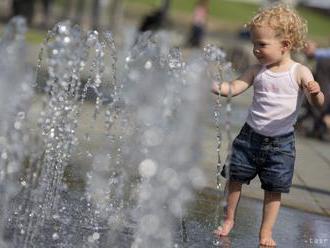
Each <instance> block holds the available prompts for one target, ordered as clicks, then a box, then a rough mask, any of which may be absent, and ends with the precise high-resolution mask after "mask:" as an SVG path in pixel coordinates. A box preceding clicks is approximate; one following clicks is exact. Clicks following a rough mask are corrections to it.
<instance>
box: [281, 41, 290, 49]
mask: <svg viewBox="0 0 330 248" xmlns="http://www.w3.org/2000/svg"><path fill="white" fill-rule="evenodd" d="M291 46H292V44H291V41H289V40H283V41H282V47H283V48H284V51H288V50H290V49H291Z"/></svg>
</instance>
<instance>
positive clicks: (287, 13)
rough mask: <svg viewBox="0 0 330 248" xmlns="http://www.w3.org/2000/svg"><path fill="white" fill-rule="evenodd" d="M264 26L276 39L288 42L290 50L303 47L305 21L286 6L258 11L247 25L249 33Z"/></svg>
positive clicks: (279, 5)
mask: <svg viewBox="0 0 330 248" xmlns="http://www.w3.org/2000/svg"><path fill="white" fill-rule="evenodd" d="M264 26H267V27H270V28H272V29H273V30H274V31H275V33H276V37H279V38H282V39H287V40H289V41H290V43H291V49H292V50H299V49H301V48H303V47H304V46H305V39H306V34H307V21H306V20H305V19H304V18H302V17H300V16H299V15H298V14H297V13H296V11H294V10H293V9H292V8H290V7H288V6H287V5H284V4H277V5H273V6H271V7H268V8H264V9H260V10H259V11H258V13H257V14H256V15H255V16H254V17H253V18H252V20H251V21H250V23H248V24H247V27H248V28H249V30H250V31H251V30H253V29H254V28H255V27H264Z"/></svg>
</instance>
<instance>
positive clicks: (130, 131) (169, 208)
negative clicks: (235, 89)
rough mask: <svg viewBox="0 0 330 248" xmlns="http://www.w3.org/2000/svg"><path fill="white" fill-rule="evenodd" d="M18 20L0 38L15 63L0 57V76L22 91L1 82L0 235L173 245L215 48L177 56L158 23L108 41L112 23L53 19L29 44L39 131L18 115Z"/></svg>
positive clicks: (197, 176)
mask: <svg viewBox="0 0 330 248" xmlns="http://www.w3.org/2000/svg"><path fill="white" fill-rule="evenodd" d="M24 27H25V26H24V24H22V23H21V19H18V21H17V20H16V21H15V20H14V21H13V23H10V24H9V26H8V28H9V29H10V30H9V31H8V33H5V35H4V36H3V39H2V43H1V44H2V45H1V49H2V48H3V49H2V50H1V53H2V54H5V53H7V52H11V51H12V50H13V51H15V52H12V53H11V54H9V55H8V58H10V59H12V60H18V62H17V63H13V64H15V65H17V66H19V65H20V63H23V64H22V66H21V67H20V68H21V69H19V70H17V69H14V68H13V67H12V66H7V67H5V66H6V63H4V62H3V63H1V66H4V71H5V72H6V73H7V74H8V76H7V77H6V78H5V79H4V80H5V81H6V84H4V85H9V83H8V82H11V80H13V82H14V81H15V82H21V83H22V85H23V86H22V87H21V88H22V90H23V91H24V94H23V95H24V96H21V95H20V92H19V91H11V92H12V93H13V95H11V99H13V100H14V101H16V102H17V103H13V104H10V105H9V104H7V106H9V107H8V109H10V110H11V113H13V114H11V116H12V119H10V118H7V116H4V117H5V118H3V120H6V121H5V122H1V127H3V128H2V129H1V136H2V138H1V139H2V141H3V142H2V143H1V145H3V146H2V147H1V149H2V150H1V154H2V160H1V163H2V164H1V173H2V174H1V181H0V184H1V189H2V191H1V192H2V194H4V198H3V199H7V200H5V201H1V207H2V212H1V224H2V225H1V226H2V227H3V229H2V233H6V235H5V243H6V246H8V247H48V246H52V247H53V246H54V247H109V246H110V247H119V246H118V244H121V246H120V247H179V246H180V245H182V244H181V243H182V242H186V241H187V237H186V236H187V233H185V222H184V217H185V209H186V204H187V203H188V202H189V201H191V200H192V199H193V191H194V189H200V188H202V187H203V186H204V185H205V183H206V180H205V178H204V175H203V173H202V171H201V169H200V166H199V163H200V162H201V156H200V154H201V152H200V145H201V128H200V126H201V125H200V123H201V119H202V117H201V116H202V113H203V111H204V109H203V108H204V106H205V103H204V101H205V98H206V97H207V95H208V94H209V92H208V84H207V83H206V82H205V75H206V69H207V68H208V66H209V63H210V62H212V63H213V62H215V63H217V65H220V64H221V66H223V65H224V58H223V56H222V55H221V54H219V51H220V50H216V49H209V50H208V51H206V58H207V59H205V57H203V56H199V57H198V59H194V60H193V61H189V62H185V61H184V59H183V58H182V54H181V51H180V50H179V49H177V48H170V47H169V46H168V45H167V43H166V42H164V40H166V39H162V37H163V36H166V34H162V35H158V36H157V35H153V34H151V33H145V34H143V35H142V36H141V37H140V38H139V39H138V41H137V42H136V43H135V44H134V46H133V47H131V48H129V49H127V50H125V49H124V50H121V51H119V50H118V48H116V45H115V43H114V40H113V37H112V34H111V33H101V34H100V33H98V32H96V31H91V32H87V33H85V32H83V31H82V30H80V28H79V27H78V26H73V25H71V24H70V23H69V22H63V23H59V24H57V25H56V26H55V27H54V29H52V30H51V31H50V32H49V33H48V36H47V37H46V39H45V42H44V48H43V49H44V50H43V51H41V52H40V55H39V61H38V64H37V70H38V71H39V70H41V68H42V67H43V65H44V68H46V69H47V74H48V78H47V80H46V84H45V88H44V95H43V106H42V110H41V112H40V118H39V120H38V127H35V128H34V130H35V129H38V130H39V131H37V132H34V133H31V132H30V130H28V129H27V128H24V127H25V126H26V125H27V121H26V120H25V119H26V115H27V113H28V108H29V107H30V106H31V104H30V103H29V100H30V99H31V98H32V97H33V91H32V86H33V85H34V82H33V81H34V80H33V77H32V73H30V72H27V71H25V69H24V70H23V68H24V66H25V64H24V62H23V60H22V59H19V58H20V56H21V54H22V50H20V49H21V46H22V47H23V46H24V39H23V38H24V32H25V30H24ZM21 29H22V30H21ZM13 37H14V38H13ZM165 38H166V37H165ZM14 46H16V47H15V48H10V47H14ZM11 49H12V50H11ZM45 54H46V56H45ZM2 57H3V56H2ZM44 57H45V58H44ZM227 69H228V68H227ZM227 69H226V70H227ZM221 70H222V72H223V71H225V70H224V69H223V67H222V69H221ZM13 71H15V72H16V74H15V75H14V73H12V72H13ZM7 74H6V75H7ZM4 75H5V74H4ZM2 77H4V76H2ZM15 77H20V78H15ZM14 79H15V80H14ZM84 79H86V81H85V80H84ZM220 79H223V78H217V80H219V81H221V80H220ZM34 86H35V85H34ZM15 89H17V90H18V89H20V87H15ZM2 92H6V91H5V89H4V91H2ZM5 105H6V104H3V105H2V106H5ZM228 105H229V104H228ZM12 106H13V107H12ZM229 112H230V109H228V111H227V113H229ZM88 116H90V117H88ZM7 120H8V121H7ZM218 128H219V132H220V127H218ZM226 129H227V130H229V124H228V123H227V124H226ZM228 132H229V131H228ZM219 134H220V133H219ZM221 139H222V138H221V136H219V135H218V148H220V143H221ZM4 141H6V142H4ZM7 141H10V142H7ZM219 163H221V160H220V157H219ZM218 165H219V164H218ZM8 168H9V169H8ZM22 171H23V172H24V173H22ZM16 172H17V173H16ZM11 173H14V174H15V173H16V174H22V175H23V176H18V177H17V175H16V174H15V177H14V176H13V177H10V175H12V174H11ZM14 174H13V175H14ZM76 174H78V175H79V176H77V177H78V179H76V178H75V176H76ZM75 180H76V181H75ZM79 180H80V181H79ZM16 182H18V183H16ZM74 182H76V183H74ZM77 182H78V183H77ZM218 183H219V182H218ZM218 186H219V188H220V183H219V184H218ZM9 209H10V212H9ZM7 212H8V213H7ZM8 219H9V222H8V223H9V224H8V223H5V222H6V221H8ZM178 220H179V221H181V220H182V221H181V225H178V224H177V222H178ZM5 224H6V225H7V228H6V229H4V226H5ZM8 225H9V227H8ZM178 226H179V227H178ZM180 228H181V230H179V229H180ZM178 233H179V234H180V235H181V236H182V237H181V238H179V239H178V237H177V236H178V235H177V234H178ZM180 235H179V236H180ZM188 236H189V235H188ZM123 243H124V244H123ZM6 246H5V245H3V247H6Z"/></svg>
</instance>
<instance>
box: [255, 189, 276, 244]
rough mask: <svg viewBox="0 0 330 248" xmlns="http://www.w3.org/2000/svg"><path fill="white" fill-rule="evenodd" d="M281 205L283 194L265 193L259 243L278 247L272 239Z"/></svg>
mask: <svg viewBox="0 0 330 248" xmlns="http://www.w3.org/2000/svg"><path fill="white" fill-rule="evenodd" d="M280 205H281V193H278V192H270V191H265V196H264V207H263V216H262V223H261V227H260V234H259V242H260V245H264V246H276V242H275V241H274V240H273V238H272V230H273V226H274V224H275V222H276V218H277V214H278V212H279V209H280Z"/></svg>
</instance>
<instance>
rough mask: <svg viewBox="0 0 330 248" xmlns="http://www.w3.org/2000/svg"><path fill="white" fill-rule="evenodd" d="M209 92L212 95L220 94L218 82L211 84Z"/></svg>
mask: <svg viewBox="0 0 330 248" xmlns="http://www.w3.org/2000/svg"><path fill="white" fill-rule="evenodd" d="M211 91H212V92H213V93H214V94H220V88H219V83H218V82H215V81H213V82H212V88H211Z"/></svg>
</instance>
